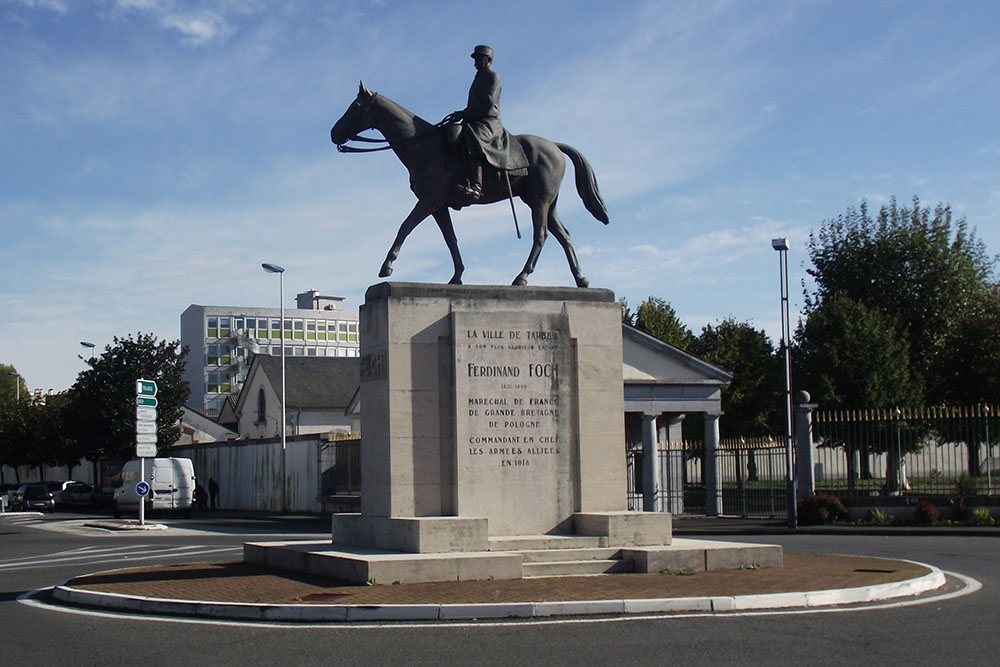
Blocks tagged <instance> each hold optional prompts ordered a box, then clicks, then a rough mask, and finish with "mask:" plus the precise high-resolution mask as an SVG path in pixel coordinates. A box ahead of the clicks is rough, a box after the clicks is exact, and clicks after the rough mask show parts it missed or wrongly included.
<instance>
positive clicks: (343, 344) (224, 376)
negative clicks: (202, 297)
mask: <svg viewBox="0 0 1000 667" xmlns="http://www.w3.org/2000/svg"><path fill="white" fill-rule="evenodd" d="M343 301H344V300H343V298H341V297H336V296H322V295H320V294H319V293H318V292H316V291H309V292H303V293H301V294H299V295H297V296H296V306H297V307H296V308H286V309H285V321H284V323H283V324H282V322H281V310H280V309H278V308H252V307H245V306H199V305H195V304H192V305H190V306H188V307H187V309H185V311H184V312H183V313H181V344H182V345H186V346H187V347H188V348H190V352H189V353H188V357H187V366H186V368H185V370H184V379H185V380H187V381H188V384H190V386H191V396H190V398H189V399H188V405H190V406H191V407H193V408H194V409H196V410H198V411H200V412H202V413H204V414H205V415H207V416H210V417H215V416H218V414H219V411H220V409H221V408H222V405H223V403H224V402H225V400H226V398H227V397H228V396H229V395H233V396H234V397H235V396H236V395H238V394H239V392H240V388H241V387H242V386H243V383H244V382H245V381H246V374H247V371H248V370H249V368H250V362H251V360H252V359H253V356H254V355H255V354H269V355H273V356H280V354H281V343H282V338H284V344H285V357H286V358H287V357H357V356H358V349H359V348H358V314H357V313H356V312H345V311H344V310H343Z"/></svg>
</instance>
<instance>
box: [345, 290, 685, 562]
mask: <svg viewBox="0 0 1000 667" xmlns="http://www.w3.org/2000/svg"><path fill="white" fill-rule="evenodd" d="M360 326H361V415H362V417H361V433H362V446H361V465H362V491H361V514H360V515H335V516H334V519H333V538H334V542H335V543H343V544H351V545H355V546H364V547H369V548H379V549H389V550H398V551H410V552H421V553H427V552H440V551H452V552H457V551H477V550H487V549H488V548H489V538H491V537H497V536H513V535H542V534H553V535H573V534H576V533H580V534H586V535H598V534H600V535H601V536H602V537H605V538H608V537H612V540H624V543H626V544H629V545H634V544H642V543H645V544H650V543H656V544H669V541H670V530H669V525H670V517H669V515H655V516H659V517H660V518H659V519H658V520H657V519H652V518H649V519H646V520H645V522H644V523H643V524H642V525H644V526H645V527H646V530H647V531H648V533H649V534H648V537H646V538H643V537H641V536H638V534H637V531H635V530H633V528H635V527H636V526H638V525H639V524H638V523H635V521H634V520H632V521H631V523H629V522H630V518H629V517H630V513H628V512H625V510H626V492H625V488H626V487H625V457H624V453H623V447H624V422H623V411H624V408H623V400H624V399H623V390H622V341H621V313H620V308H619V306H618V303H617V302H616V301H615V299H614V295H613V294H612V293H611V292H610V291H608V290H600V289H576V288H531V287H499V286H447V285H424V284H412V283H381V284H379V285H375V286H373V287H371V288H369V290H368V293H367V294H366V298H365V304H364V306H362V308H361V314H360ZM598 515H602V516H604V519H603V520H596V519H595V517H596V516H598ZM578 516H580V517H582V518H581V519H580V520H579V521H577V518H576V517H578ZM583 517H585V518H583ZM657 521H659V523H658V524H657V525H659V526H660V528H659V529H656V528H655V527H654V526H653V524H655V523H657ZM578 523H579V524H580V525H577V524H578ZM598 526H599V527H600V530H599V531H598V532H595V530H597V528H596V527H598ZM640 532H641V531H640ZM613 536H617V537H613ZM637 539H638V541H636V540H637ZM611 544H612V546H614V545H620V544H622V542H614V541H613V542H612V543H611Z"/></svg>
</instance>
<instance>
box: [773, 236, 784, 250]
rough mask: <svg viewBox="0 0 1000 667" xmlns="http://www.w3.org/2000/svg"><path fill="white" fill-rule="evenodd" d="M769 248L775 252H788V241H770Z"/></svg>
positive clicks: (782, 239)
mask: <svg viewBox="0 0 1000 667" xmlns="http://www.w3.org/2000/svg"><path fill="white" fill-rule="evenodd" d="M771 247H772V248H774V249H775V250H779V251H780V250H788V239H784V238H781V239H771Z"/></svg>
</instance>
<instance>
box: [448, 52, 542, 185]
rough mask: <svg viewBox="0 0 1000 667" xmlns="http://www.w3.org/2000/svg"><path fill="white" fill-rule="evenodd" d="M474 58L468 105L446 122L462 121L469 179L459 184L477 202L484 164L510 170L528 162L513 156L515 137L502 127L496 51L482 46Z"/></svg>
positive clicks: (518, 152)
mask: <svg viewBox="0 0 1000 667" xmlns="http://www.w3.org/2000/svg"><path fill="white" fill-rule="evenodd" d="M472 59H473V60H474V61H475V64H476V78H475V79H473V81H472V87H471V88H469V102H468V104H467V105H466V107H465V108H464V109H462V110H461V111H455V112H452V113H450V114H448V115H447V116H446V117H445V119H444V121H443V122H447V123H451V122H455V121H459V120H460V121H462V135H461V141H462V143H463V145H464V147H465V151H464V154H465V156H466V163H467V166H468V179H467V181H466V182H465V183H464V184H460V185H459V190H460V191H461V192H462V193H463V194H465V195H467V196H468V197H470V198H471V199H472V200H473V201H478V200H479V199H481V198H482V196H483V166H484V163H488V164H490V165H492V166H494V167H496V168H497V169H505V170H510V169H516V168H519V167H523V166H526V161H524V159H523V157H521V156H520V153H521V151H516V154H515V155H514V156H512V155H511V143H512V138H511V136H510V133H508V132H507V130H505V129H504V127H503V125H501V124H500V75H499V74H497V73H496V72H494V71H493V68H492V67H491V65H492V64H493V49H492V48H490V47H488V46H485V45H482V44H480V45H479V46H477V47H476V48H475V49H474V50H473V51H472ZM519 158H520V159H519ZM522 162H523V164H522Z"/></svg>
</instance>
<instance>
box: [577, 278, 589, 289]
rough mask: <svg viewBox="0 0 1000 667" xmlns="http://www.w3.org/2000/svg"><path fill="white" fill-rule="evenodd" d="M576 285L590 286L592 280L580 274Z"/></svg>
mask: <svg viewBox="0 0 1000 667" xmlns="http://www.w3.org/2000/svg"><path fill="white" fill-rule="evenodd" d="M576 286H577V287H590V281H589V280H587V279H586V278H584V277H583V276H580V277H579V278H577V279H576Z"/></svg>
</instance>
